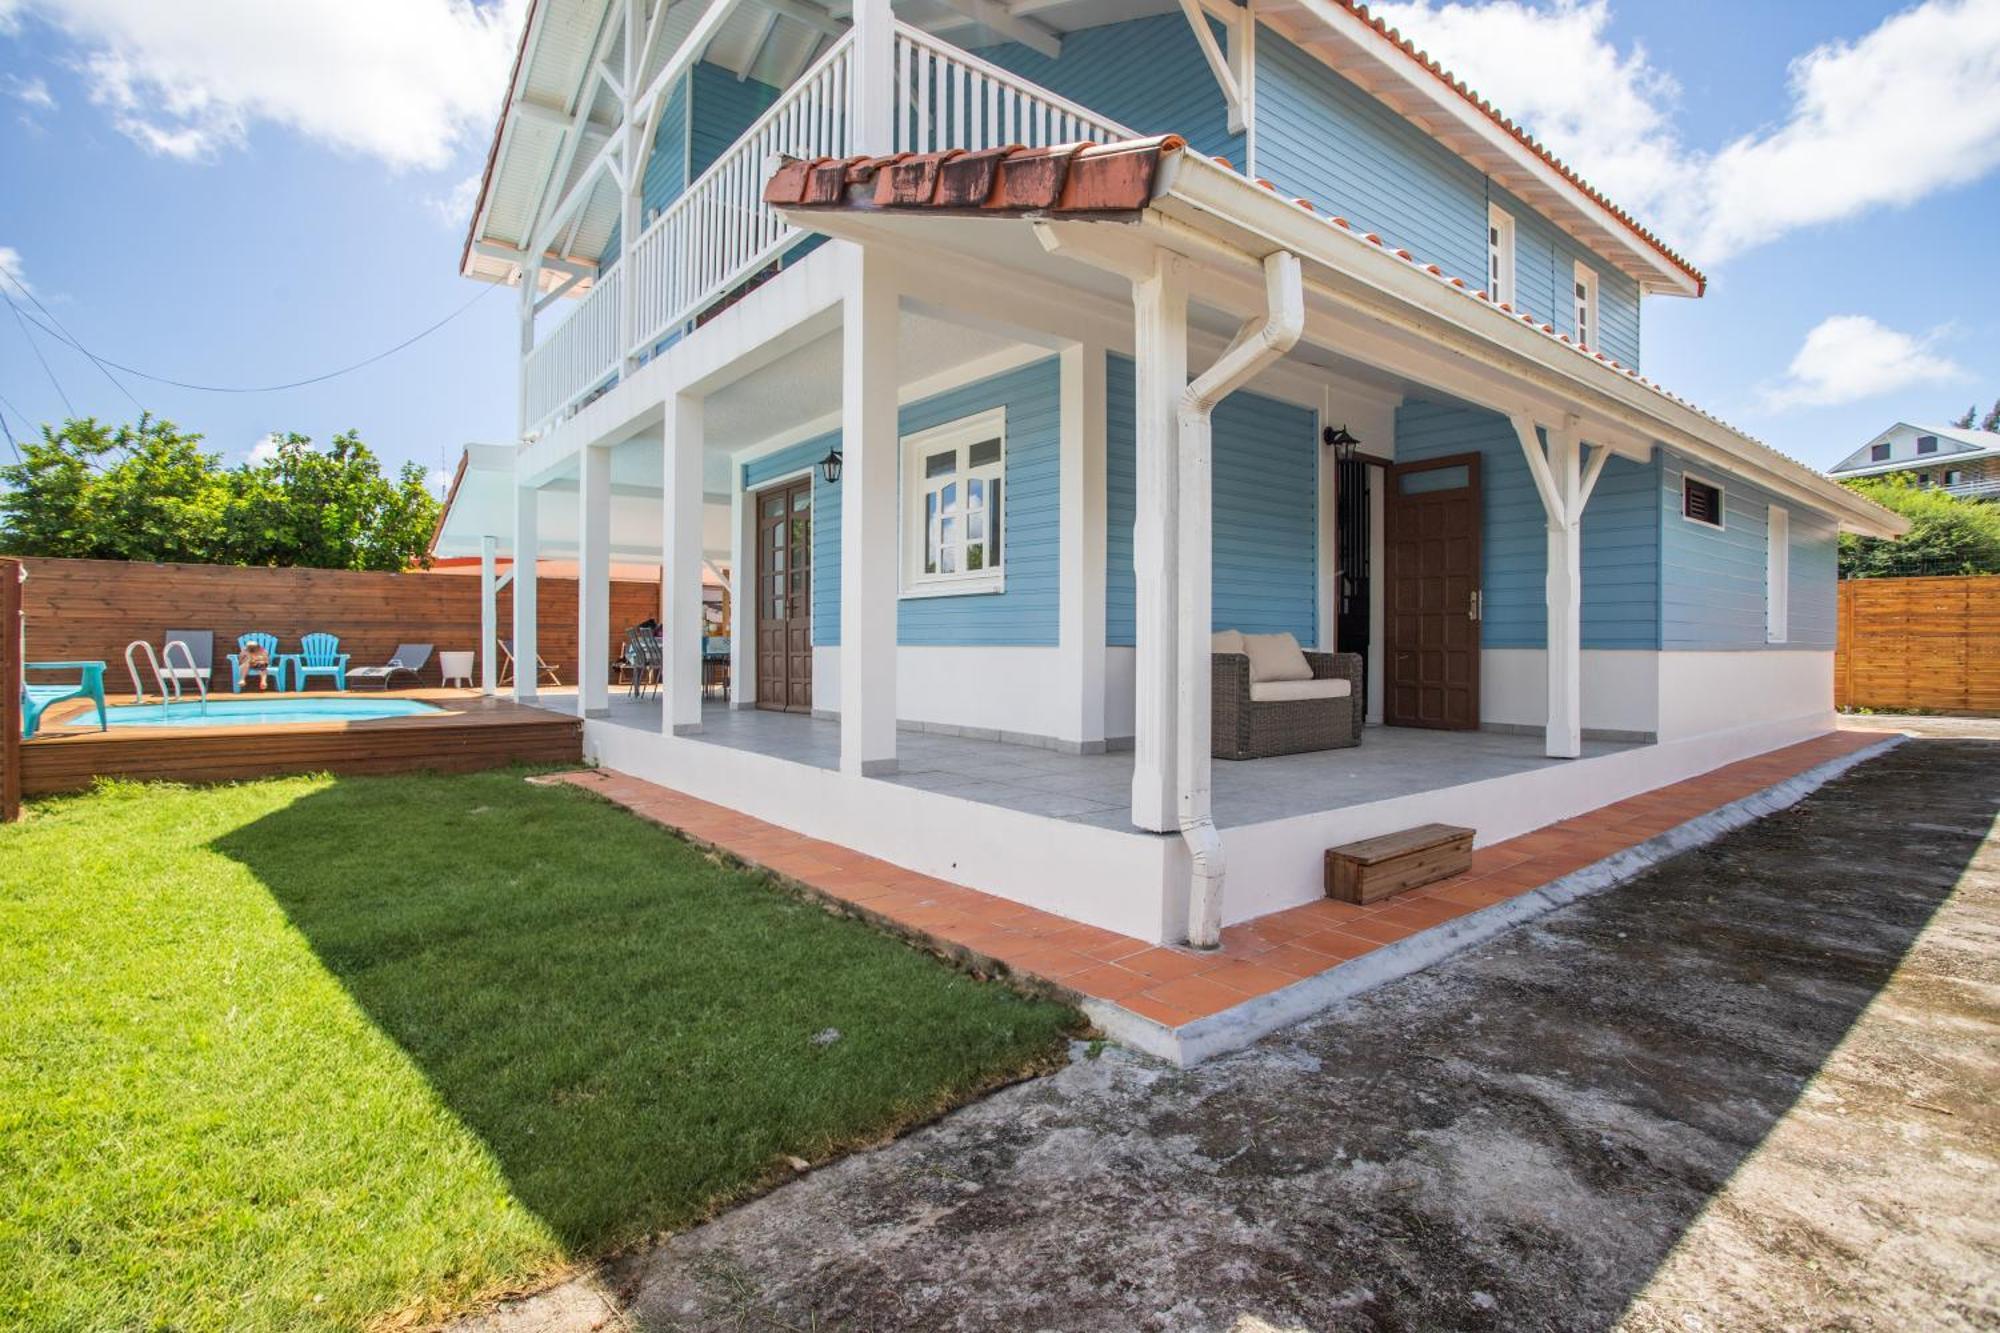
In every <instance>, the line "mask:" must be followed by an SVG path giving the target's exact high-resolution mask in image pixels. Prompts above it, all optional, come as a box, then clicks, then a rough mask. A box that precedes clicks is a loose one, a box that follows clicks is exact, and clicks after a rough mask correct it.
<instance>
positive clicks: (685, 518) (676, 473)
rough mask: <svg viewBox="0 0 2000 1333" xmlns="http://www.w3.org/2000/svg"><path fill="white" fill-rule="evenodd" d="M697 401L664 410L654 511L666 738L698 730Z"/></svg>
mask: <svg viewBox="0 0 2000 1333" xmlns="http://www.w3.org/2000/svg"><path fill="white" fill-rule="evenodd" d="M703 408H704V403H703V400H702V399H700V398H697V397H694V396H693V395H691V394H677V395H675V397H674V401H673V402H672V403H671V404H669V405H668V418H667V428H666V433H665V446H666V458H665V460H664V463H665V471H666V478H667V487H666V492H667V493H666V496H665V498H664V502H663V503H662V504H661V506H660V513H661V524H662V526H661V532H660V589H661V592H660V623H661V624H662V625H663V626H664V627H665V629H666V636H665V642H664V644H663V647H664V649H665V663H664V668H665V669H664V671H663V672H662V679H661V682H660V701H661V702H660V707H661V708H662V710H664V711H663V713H662V716H661V719H660V721H661V726H662V727H663V728H664V730H665V732H666V734H668V735H670V736H686V735H691V734H693V733H695V732H698V731H700V730H701V631H702V619H701V616H702V612H701V567H702V555H701V506H702V492H701V454H702V431H703V423H702V418H703V415H704V411H703Z"/></svg>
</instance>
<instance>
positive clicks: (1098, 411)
mask: <svg viewBox="0 0 2000 1333" xmlns="http://www.w3.org/2000/svg"><path fill="white" fill-rule="evenodd" d="M1104 358H1105V349H1104V348H1102V347H1099V346H1095V345H1093V344H1088V343H1076V344H1072V345H1071V346H1069V347H1066V348H1064V349H1063V352H1062V369H1061V375H1062V388H1061V411H1062V425H1061V441H1060V451H1061V459H1060V463H1059V464H1058V483H1057V491H1058V497H1059V498H1058V502H1057V507H1058V518H1057V526H1058V529H1059V532H1060V542H1059V549H1060V550H1061V552H1062V570H1061V577H1060V587H1059V597H1060V608H1061V609H1060V611H1059V613H1058V622H1059V623H1058V634H1057V642H1058V644H1059V655H1060V659H1061V662H1062V688H1063V706H1062V730H1061V732H1060V733H1059V734H1058V739H1060V740H1063V741H1066V742H1074V743H1075V744H1076V746H1077V748H1078V749H1080V750H1083V751H1085V752H1089V753H1095V752H1097V751H1101V750H1102V749H1103V748H1104V663H1105V651H1104V584H1105V559H1106V557H1105V511H1104V503H1105V483H1104V451H1105V438H1104V436H1105V394H1106V390H1105V382H1104V381H1105V364H1104Z"/></svg>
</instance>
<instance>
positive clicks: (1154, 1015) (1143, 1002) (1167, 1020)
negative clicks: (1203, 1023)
mask: <svg viewBox="0 0 2000 1333" xmlns="http://www.w3.org/2000/svg"><path fill="white" fill-rule="evenodd" d="M1118 1003H1119V1005H1120V1006H1121V1007H1123V1008H1126V1009H1130V1010H1131V1011H1132V1012H1133V1013H1135V1014H1137V1015H1139V1016H1140V1017H1141V1018H1150V1019H1152V1020H1153V1021H1154V1022H1155V1023H1158V1024H1159V1025H1160V1026H1162V1027H1168V1028H1178V1027H1185V1026H1186V1025H1187V1024H1189V1023H1192V1022H1193V1021H1194V1020H1195V1019H1197V1018H1199V1017H1201V1015H1200V1014H1197V1013H1195V1012H1194V1011H1192V1010H1190V1009H1189V1008H1187V1006H1185V1005H1179V1004H1169V1003H1168V1002H1166V1001H1165V1000H1161V999H1158V998H1156V997H1155V996H1154V995H1153V993H1152V992H1151V991H1140V992H1138V993H1137V994H1134V995H1128V996H1126V997H1125V998H1124V999H1122V1000H1120V1001H1119V1002H1118Z"/></svg>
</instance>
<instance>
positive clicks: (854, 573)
mask: <svg viewBox="0 0 2000 1333" xmlns="http://www.w3.org/2000/svg"><path fill="white" fill-rule="evenodd" d="M871 3H873V0H862V5H863V6H867V5H869V4H871ZM883 8H884V9H885V10H886V8H887V7H886V6H883ZM884 86H885V87H886V86H887V85H884ZM851 260H852V271H851V277H850V281H851V284H852V285H851V286H850V287H849V289H848V295H847V299H846V302H845V309H844V310H843V312H842V320H841V366H840V373H841V404H840V406H841V414H840V419H841V453H842V455H843V459H844V465H843V469H842V473H841V478H840V489H841V496H840V771H841V772H843V773H846V774H849V775H851V776H854V777H867V776H873V775H876V774H883V773H893V772H895V770H896V593H897V585H898V576H897V569H896V557H897V548H898V541H897V537H898V523H897V517H898V516H897V512H896V510H897V495H896V473H897V454H898V452H899V450H900V447H901V444H900V441H899V440H898V439H897V430H896V380H897V374H896V361H897V355H896V354H897V323H898V319H899V315H898V309H897V296H898V292H897V286H896V279H895V274H894V272H893V271H892V270H891V268H890V265H889V261H888V259H887V257H886V256H884V255H883V254H882V253H881V252H880V251H871V250H860V249H857V250H856V251H854V253H853V255H852V256H851Z"/></svg>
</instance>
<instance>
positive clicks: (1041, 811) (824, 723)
mask: <svg viewBox="0 0 2000 1333" xmlns="http://www.w3.org/2000/svg"><path fill="white" fill-rule="evenodd" d="M541 702H542V705H543V706H544V707H547V708H551V709H554V710H556V711H563V712H568V711H572V710H574V708H575V707H576V703H575V695H574V692H573V691H564V692H560V693H552V694H549V695H545V696H544V697H543V699H542V701H541ZM608 720H609V721H611V722H612V723H614V724H616V725H618V726H629V727H635V728H638V729H641V730H645V731H651V732H655V733H657V732H658V731H659V730H660V704H659V701H658V700H657V699H645V700H637V699H632V698H629V697H628V696H627V695H625V694H624V693H623V692H622V691H620V692H614V694H613V696H612V699H611V709H610V714H609V718H608ZM694 739H696V740H699V741H701V742H702V743H704V744H708V745H720V746H724V747H727V748H729V749H735V750H749V751H752V752H754V753H757V754H763V755H768V756H770V757H772V758H775V759H783V760H787V761H789V762H791V763H797V764H807V765H810V766H812V767H814V768H826V769H831V768H837V767H839V765H840V724H839V723H838V722H837V721H833V720H831V719H826V718H811V717H806V716H804V715H802V714H797V713H768V712H761V711H758V710H754V709H731V708H729V707H727V706H726V705H724V704H723V703H721V702H720V701H716V700H710V701H708V702H706V703H705V704H704V705H703V707H702V730H701V732H700V734H699V735H697V736H696V737H694ZM1631 748H1633V747H1632V746H1630V745H1626V744H1621V743H1616V742H1610V741H1586V742H1584V746H1583V753H1584V756H1585V757H1591V756H1595V755H1602V754H1611V753H1614V752H1616V751H1619V750H1625V749H1631ZM896 756H897V764H898V771H897V772H896V773H894V774H893V775H891V776H889V777H886V778H883V779H881V781H884V782H892V783H895V784H897V785H898V786H904V787H915V788H918V789H920V790H923V791H932V792H938V793H941V794H945V795H952V796H959V797H962V798H964V799H966V800H972V801H979V802H982V803H984V804H987V805H997V806H1003V807H1005V808H1007V809H1010V810H1019V811H1022V812H1023V813H1027V814H1036V815H1044V816H1047V817H1050V818H1054V819H1069V820H1075V821H1078V822H1081V823H1087V824H1095V825H1098V826H1100V827H1103V828H1111V829H1119V830H1130V829H1131V827H1132V824H1131V817H1130V812H1131V800H1132V797H1131V786H1132V755H1131V752H1130V751H1118V752H1112V753H1108V754H1063V753H1062V752H1060V751H1057V750H1049V749H1044V748H1040V747H1037V746H1029V745H1011V744H1008V743H1006V742H1003V741H988V740H973V739H970V738H967V737H963V736H940V735H933V734H930V733H927V732H910V731H905V732H901V733H899V734H898V735H897V738H896ZM1566 762H1568V761H1566V760H1562V759H1550V758H1547V757H1546V756H1544V755H1543V754H1542V738H1541V737H1540V736H1538V735H1517V734H1514V733H1510V732H1493V731H1471V732H1466V731H1417V730H1413V729H1410V728H1404V727H1370V728H1368V730H1367V731H1366V733H1364V735H1363V736H1362V740H1361V744H1360V745H1358V746H1356V747H1354V748H1352V749H1346V750H1324V751H1320V752H1318V753H1314V754H1296V755H1282V756H1279V757H1278V758H1275V759H1252V760H1245V761H1240V762H1239V761H1230V760H1222V759H1218V760H1216V761H1215V765H1214V770H1213V783H1214V808H1215V820H1216V823H1217V824H1219V825H1222V826H1223V827H1229V826H1231V825H1242V824H1253V823H1261V822H1263V821H1266V820H1271V819H1284V818H1288V817H1290V816H1294V815H1303V814H1311V813H1314V812H1316V811H1320V810H1335V809H1339V808H1341V807H1343V806H1349V805H1361V804H1364V803H1366V802H1369V801H1379V800H1386V799H1390V798H1393V797H1397V796H1408V795H1412V794H1414V793H1416V792H1421V791H1431V790H1434V789H1436V788H1440V787H1453V786H1459V785H1461V784H1464V783H1469V782H1480V781H1484V780H1486V779H1488V778H1497V777H1506V776H1508V775H1510V774H1514V773H1525V772H1528V771H1530V770H1533V769H1537V768H1545V767H1547V766H1549V765H1552V764H1561V763H1566Z"/></svg>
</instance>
